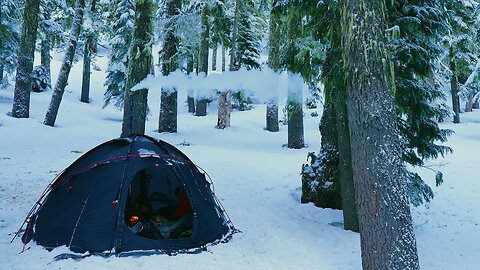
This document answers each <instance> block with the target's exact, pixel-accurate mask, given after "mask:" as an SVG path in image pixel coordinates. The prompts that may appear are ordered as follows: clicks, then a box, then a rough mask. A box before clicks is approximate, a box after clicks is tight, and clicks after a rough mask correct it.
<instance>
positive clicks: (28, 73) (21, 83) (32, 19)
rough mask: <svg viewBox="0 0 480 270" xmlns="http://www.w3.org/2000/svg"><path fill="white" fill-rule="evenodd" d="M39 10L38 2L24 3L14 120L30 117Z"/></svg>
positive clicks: (37, 0)
mask: <svg viewBox="0 0 480 270" xmlns="http://www.w3.org/2000/svg"><path fill="white" fill-rule="evenodd" d="M39 9H40V0H27V1H26V2H25V9H24V11H23V26H22V36H21V39H20V49H19V52H18V56H17V57H18V66H17V74H16V77H15V92H14V97H13V107H12V116H13V117H16V118H28V117H29V116H30V89H31V88H32V71H33V59H34V53H35V40H36V38H37V26H38V18H39ZM2 79H3V65H2Z"/></svg>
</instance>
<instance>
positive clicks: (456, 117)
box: [450, 46, 460, 124]
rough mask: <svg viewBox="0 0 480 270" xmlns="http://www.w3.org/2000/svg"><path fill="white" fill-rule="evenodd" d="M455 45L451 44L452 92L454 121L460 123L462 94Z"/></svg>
mask: <svg viewBox="0 0 480 270" xmlns="http://www.w3.org/2000/svg"><path fill="white" fill-rule="evenodd" d="M453 54H454V53H453V47H452V46H450V70H451V72H452V75H451V76H450V93H451V95H452V109H453V123H455V124H458V123H460V96H459V95H458V93H459V89H458V88H459V87H458V75H457V68H456V64H455V61H454V60H453V56H454V55H453Z"/></svg>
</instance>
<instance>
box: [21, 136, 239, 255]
mask: <svg viewBox="0 0 480 270" xmlns="http://www.w3.org/2000/svg"><path fill="white" fill-rule="evenodd" d="M210 186H211V185H210V183H209V182H208V181H207V180H206V178H205V174H204V173H202V172H200V171H199V169H198V168H197V167H196V166H195V165H194V164H193V162H192V161H190V159H189V158H188V157H187V156H186V155H185V154H183V153H182V152H180V150H178V149H177V148H175V147H173V146H172V145H170V144H168V143H166V142H164V141H159V140H156V139H154V138H151V137H148V136H144V135H136V136H132V137H128V138H119V139H114V140H111V141H108V142H106V143H103V144H101V145H99V146H97V147H95V148H94V149H92V150H90V151H89V152H87V153H85V154H84V155H83V156H82V157H80V158H79V159H78V160H77V161H75V162H74V163H73V164H72V165H70V166H69V167H68V168H67V169H65V170H64V171H63V172H62V173H61V174H60V175H59V176H58V177H57V178H56V179H54V181H53V182H52V183H51V184H50V185H49V187H48V188H47V190H46V192H45V193H44V195H43V196H42V198H41V199H40V200H39V202H38V203H37V204H36V206H35V207H34V208H33V209H32V211H31V213H30V214H29V217H28V219H27V221H26V224H27V226H26V227H27V228H26V230H25V233H24V234H23V240H24V242H28V241H29V240H31V239H33V240H34V241H35V242H36V243H38V244H39V245H41V246H44V247H46V248H48V249H52V248H55V247H58V246H67V247H69V249H70V250H71V251H73V252H77V253H84V252H87V251H88V252H91V253H95V252H104V251H107V252H113V253H115V254H118V253H122V252H130V251H138V250H149V251H157V252H166V253H169V252H175V251H180V252H181V251H182V250H192V249H195V248H198V247H203V246H205V245H206V244H208V243H212V242H218V241H219V240H221V239H225V237H226V236H228V235H231V233H232V231H233V225H232V224H231V221H229V220H228V218H227V217H226V215H225V214H226V213H225V212H224V211H223V208H222V207H221V204H220V203H219V201H218V200H217V198H216V197H215V195H214V193H213V192H212V190H211V187H210ZM179 189H182V191H183V194H184V195H186V197H187V198H188V203H189V206H190V214H191V216H190V219H189V224H187V225H188V226H190V231H189V232H190V233H189V234H187V236H183V237H178V238H174V239H151V238H147V237H143V236H140V235H137V234H135V233H134V232H133V231H132V230H131V225H132V224H130V223H129V222H130V220H129V215H131V214H130V213H129V211H130V210H131V209H132V205H133V203H134V200H138V199H142V198H143V201H145V202H148V200H149V198H152V197H154V196H153V194H157V195H158V194H161V196H160V197H161V199H163V202H161V203H164V206H165V208H162V209H168V208H167V205H169V204H170V205H174V204H175V203H178V201H176V200H178V198H177V197H176V194H175V191H178V190H179ZM157 197H158V196H157ZM157 199H158V198H157ZM149 203H151V202H149ZM149 209H150V210H151V211H155V209H152V204H150V208H149ZM157 210H159V209H157Z"/></svg>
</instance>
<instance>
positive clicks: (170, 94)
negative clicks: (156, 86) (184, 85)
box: [158, 87, 178, 133]
mask: <svg viewBox="0 0 480 270" xmlns="http://www.w3.org/2000/svg"><path fill="white" fill-rule="evenodd" d="M177 97H178V92H177V90H176V89H175V88H174V89H166V88H164V87H162V94H161V106H160V117H159V121H158V132H169V133H176V132H177Z"/></svg>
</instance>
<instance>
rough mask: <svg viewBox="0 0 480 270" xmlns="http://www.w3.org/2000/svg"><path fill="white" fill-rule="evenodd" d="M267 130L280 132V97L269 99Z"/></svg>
mask: <svg viewBox="0 0 480 270" xmlns="http://www.w3.org/2000/svg"><path fill="white" fill-rule="evenodd" d="M266 118H267V120H266V121H267V123H266V130H268V131H270V132H278V131H279V130H280V128H279V126H278V97H276V98H272V99H269V100H267V117H266Z"/></svg>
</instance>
